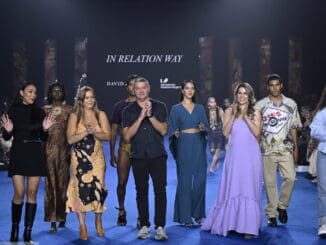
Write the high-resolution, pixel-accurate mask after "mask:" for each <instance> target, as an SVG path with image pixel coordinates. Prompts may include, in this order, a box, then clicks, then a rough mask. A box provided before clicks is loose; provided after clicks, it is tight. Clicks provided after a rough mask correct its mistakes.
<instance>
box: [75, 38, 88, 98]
mask: <svg viewBox="0 0 326 245" xmlns="http://www.w3.org/2000/svg"><path fill="white" fill-rule="evenodd" d="M87 44H88V38H87V37H79V38H76V39H75V44H74V52H75V54H74V55H75V58H74V62H75V65H74V83H75V84H74V85H75V86H74V89H75V94H76V95H77V93H78V91H79V88H81V87H82V86H84V85H86V74H87ZM76 95H75V96H76Z"/></svg>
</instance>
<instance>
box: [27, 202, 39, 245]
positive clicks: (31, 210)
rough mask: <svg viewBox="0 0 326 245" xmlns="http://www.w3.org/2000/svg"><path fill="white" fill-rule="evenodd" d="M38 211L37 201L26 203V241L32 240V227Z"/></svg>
mask: <svg viewBox="0 0 326 245" xmlns="http://www.w3.org/2000/svg"><path fill="white" fill-rule="evenodd" d="M35 213H36V203H26V209H25V230H24V242H32V237H31V236H32V234H31V233H32V227H33V223H34V218H35Z"/></svg>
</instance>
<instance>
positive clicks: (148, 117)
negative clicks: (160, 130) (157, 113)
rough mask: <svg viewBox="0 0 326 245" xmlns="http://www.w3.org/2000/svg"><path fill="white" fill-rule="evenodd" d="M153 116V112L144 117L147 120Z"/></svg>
mask: <svg viewBox="0 0 326 245" xmlns="http://www.w3.org/2000/svg"><path fill="white" fill-rule="evenodd" d="M153 116H154V114H153V112H152V113H151V115H149V116H146V117H147V118H151V117H153Z"/></svg>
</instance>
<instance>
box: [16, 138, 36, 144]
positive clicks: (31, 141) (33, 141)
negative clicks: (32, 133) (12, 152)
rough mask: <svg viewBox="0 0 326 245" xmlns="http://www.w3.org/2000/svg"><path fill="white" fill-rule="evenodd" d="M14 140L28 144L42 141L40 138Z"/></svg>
mask: <svg viewBox="0 0 326 245" xmlns="http://www.w3.org/2000/svg"><path fill="white" fill-rule="evenodd" d="M14 141H16V142H20V143H24V144H26V143H41V142H42V140H40V139H35V140H25V139H22V140H14Z"/></svg>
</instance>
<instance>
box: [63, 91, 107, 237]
mask: <svg viewBox="0 0 326 245" xmlns="http://www.w3.org/2000/svg"><path fill="white" fill-rule="evenodd" d="M110 131H111V130H110V125H109V121H108V119H107V116H106V114H105V113H104V112H103V111H100V110H99V109H98V108H97V102H96V99H95V94H94V90H93V89H92V88H91V87H88V86H84V87H83V88H81V89H80V91H79V93H78V95H77V99H76V102H75V106H74V112H73V113H71V115H70V117H69V121H68V128H67V140H68V143H69V144H74V146H73V150H72V153H71V162H70V181H69V185H68V190H67V202H66V212H70V211H72V212H76V213H77V216H78V221H79V224H80V239H81V240H88V234H87V229H86V224H85V214H86V212H89V211H93V212H95V227H96V233H97V235H98V236H104V231H103V227H102V212H103V211H104V210H105V209H106V207H105V205H104V201H105V198H106V195H107V190H106V186H105V168H106V167H105V159H104V154H103V150H102V143H101V141H104V140H109V139H110Z"/></svg>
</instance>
